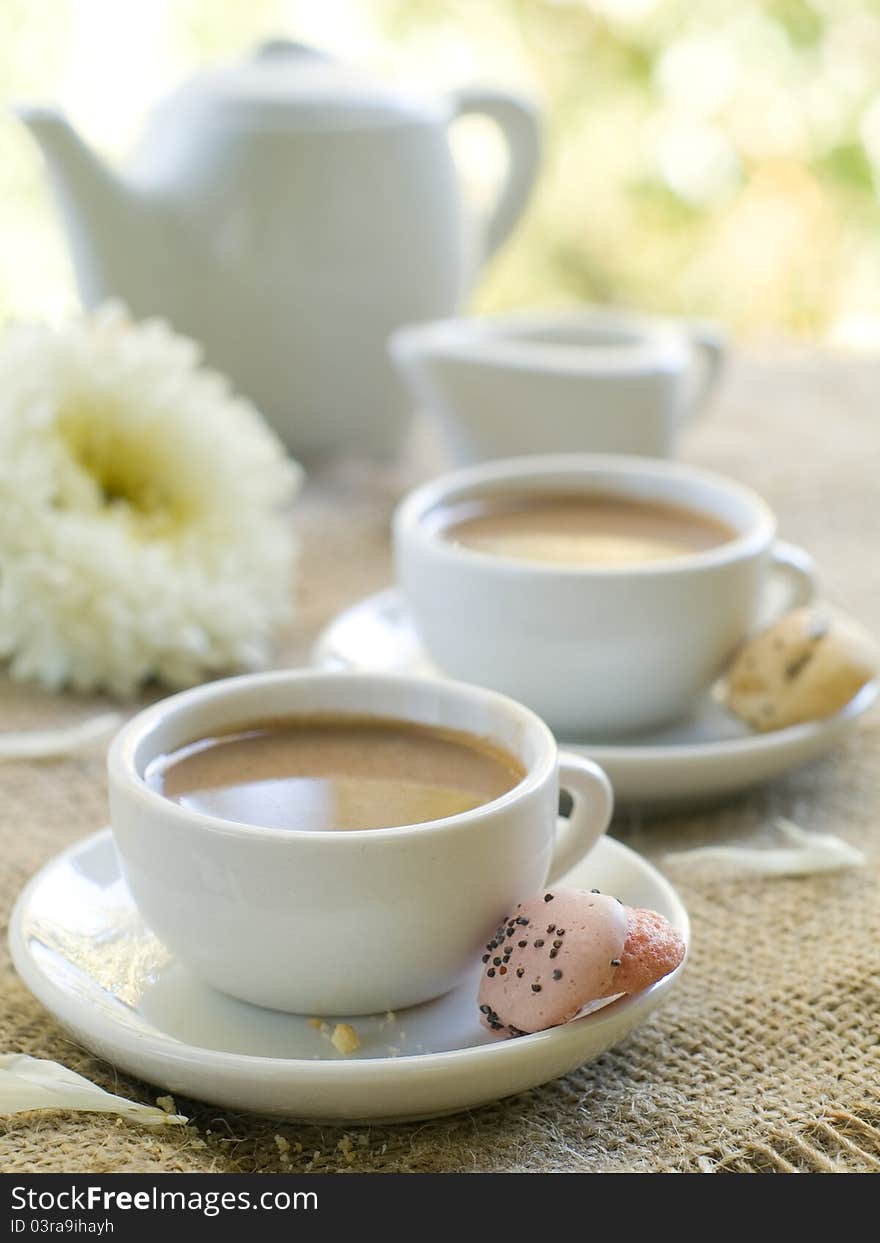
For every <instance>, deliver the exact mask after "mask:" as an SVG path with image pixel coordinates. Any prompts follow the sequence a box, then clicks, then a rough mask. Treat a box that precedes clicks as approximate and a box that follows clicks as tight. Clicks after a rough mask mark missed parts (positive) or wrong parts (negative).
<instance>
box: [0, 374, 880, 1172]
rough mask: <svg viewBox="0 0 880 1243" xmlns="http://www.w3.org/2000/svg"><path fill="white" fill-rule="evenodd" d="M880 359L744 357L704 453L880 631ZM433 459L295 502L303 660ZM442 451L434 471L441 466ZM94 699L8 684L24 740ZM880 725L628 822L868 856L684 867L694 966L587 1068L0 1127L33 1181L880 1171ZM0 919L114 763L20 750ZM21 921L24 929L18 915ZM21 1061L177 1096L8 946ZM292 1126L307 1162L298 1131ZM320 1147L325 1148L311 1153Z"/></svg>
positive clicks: (656, 835)
mask: <svg viewBox="0 0 880 1243" xmlns="http://www.w3.org/2000/svg"><path fill="white" fill-rule="evenodd" d="M878 391H880V363H874V362H871V361H868V360H853V359H844V358H840V357H834V356H830V355H824V356H823V355H821V354H814V353H810V354H804V353H800V352H797V353H794V352H787V353H785V354H783V355H780V354H779V353H778V352H774V353H773V354H770V353H767V354H755V355H751V356H749V357H746V358H742V359H738V360H737V361H736V362H735V363H734V364H733V365H732V367H731V369H730V371H729V374H728V376H727V379H726V382H725V384H724V387H723V391H722V393H721V395H720V397H719V400H718V401H717V403H716V406H715V408H714V410H713V412H712V414H711V415H710V417H709V418H708V419H707V420H706V421H705V422H704V423H703V424H701V425H700V426H699V427H698V428H695V429H694V431H693V432H692V433H691V436H690V439H689V440H688V442H687V443H686V445H685V453H684V456H686V457H687V458H689V459H691V460H694V461H698V462H701V463H704V464H707V465H711V466H713V467H716V468H718V469H720V470H722V471H726V472H729V473H731V474H733V475H735V476H738V477H739V478H741V479H743V480H745V481H747V482H748V483H750V484H752V485H753V486H754V487H756V488H758V489H759V490H760V491H761V492H762V493H763V494H764V495H765V496H766V497H767V499H768V500H769V502H770V503H771V504H772V505H773V507H774V508H775V509H776V511H777V512H778V514H779V517H780V526H781V532H782V534H783V536H785V537H786V538H788V539H791V540H795V541H797V542H799V543H802V544H804V545H805V546H806V547H808V548H809V549H810V550H811V551H812V552H813V554H814V555H815V557H816V559H817V562H818V564H819V567H820V570H821V577H822V585H823V589H824V592H825V594H826V595H827V596H828V597H830V598H831V599H832V600H833V601H834V602H835V603H836V604H838V605H840V606H841V607H843V608H845V609H848V610H850V611H851V612H852V613H854V614H855V615H856V616H858V617H860V618H861V619H862V620H864V621H865V622H866V623H867V624H868V625H870V626H872V627H873V628H874V630H875V631H876V632H877V633H880V553H878V543H880V406H878V400H877V393H878ZM426 460H427V459H426V450H425V449H424V448H423V449H422V452H421V456H419V454H416V455H414V456H413V457H412V460H411V461H410V464H409V467H408V468H407V469H406V470H405V471H403V472H402V473H398V474H396V475H394V474H392V473H388V472H385V473H383V472H381V471H376V470H374V469H369V468H364V467H358V466H353V465H349V466H346V467H337V468H336V470H335V471H333V472H330V473H326V474H325V475H323V476H322V477H320V478H318V479H315V480H313V481H312V482H311V483H310V485H309V487H308V489H307V491H306V494H305V496H304V498H303V500H302V502H301V504H300V505H299V507H298V510H297V521H298V523H299V525H300V528H301V531H302V539H303V558H302V565H301V575H300V602H299V614H298V620H297V623H296V625H295V626H294V627H293V628H292V629H291V632H290V634H289V635H288V636H287V638H286V642H285V645H284V650H283V653H282V654H283V657H284V660H285V662H288V663H290V662H295V661H297V660H300V661H301V660H303V659H304V658H305V655H306V653H307V652H308V649H309V644H310V642H311V639H312V638H313V636H314V635H315V634H316V633H317V631H318V630H319V629H320V627H321V626H322V625H324V624H325V623H326V622H327V621H328V620H329V619H330V618H331V616H332V615H333V614H334V613H335V612H336V611H338V610H339V609H340V608H341V607H343V606H345V605H346V604H349V603H351V602H353V601H355V600H357V599H358V598H359V597H361V596H363V595H364V594H366V593H368V592H370V591H373V590H376V589H377V588H380V587H382V586H384V585H386V584H387V583H388V582H389V579H390V567H389V558H388V539H387V535H388V518H389V513H390V510H391V507H392V505H393V502H394V499H395V497H396V495H397V494H398V493H399V491H400V489H401V487H402V486H404V485H405V484H406V483H408V482H411V481H412V479H413V478H415V477H417V476H418V475H419V474H420V473H422V474H423V473H424V471H425V462H426ZM419 462H421V466H419ZM95 708H96V704H95V702H94V701H90V702H84V701H82V700H79V701H77V700H72V699H68V698H59V697H52V696H48V695H45V694H41V693H39V692H35V691H33V690H30V689H24V688H21V687H17V686H12V685H10V684H8V683H6V682H0V729H2V728H15V727H19V728H20V727H25V726H38V725H44V724H49V723H53V724H54V723H60V722H64V721H72V720H75V719H77V718H79V717H82V716H83V715H85V714H87V713H88V712H91V711H93V710H94V709H95ZM878 739H880V717H878V715H877V714H874V715H872V716H869V718H868V719H867V720H866V721H864V722H863V723H862V726H861V728H860V729H859V730H858V732H857V733H856V734H855V735H854V736H853V737H852V738H851V739H850V741H849V742H848V743H847V744H846V745H845V746H844V747H843V748H842V749H840V750H839V751H837V752H836V753H835V754H834V755H833V756H831V757H829V758H827V759H825V760H823V761H821V762H819V763H817V764H814V765H813V766H811V767H809V768H807V769H805V770H802V771H800V772H798V773H796V774H793V775H792V776H790V777H788V778H787V779H785V780H782V781H779V782H777V783H776V784H774V785H773V786H771V787H766V788H764V789H760V790H757V791H755V792H753V793H751V794H749V795H748V796H744V797H742V798H740V799H737V800H735V801H732V802H730V803H728V804H727V805H725V806H724V807H721V808H718V809H716V810H713V811H711V812H701V813H699V814H697V813H693V814H688V815H679V816H676V817H675V818H672V819H667V820H665V821H659V822H658V821H654V822H647V821H646V822H644V823H642V822H639V821H638V820H637V819H633V818H630V819H629V820H626V821H624V822H623V823H620V824H618V825H616V827H615V830H614V831H615V833H616V834H617V835H618V836H619V837H620V838H621V839H622V840H623V841H625V842H626V843H627V844H628V845H630V846H632V847H634V848H635V849H637V850H639V851H642V852H644V853H645V854H646V855H648V856H649V857H651V858H653V859H658V858H660V857H662V856H663V855H664V853H665V852H667V851H669V850H675V849H681V848H684V847H690V846H695V845H697V844H702V843H713V842H722V841H724V842H727V841H733V840H738V839H744V838H754V837H755V836H758V837H760V836H761V835H763V834H767V835H768V839H769V835H770V825H771V824H772V820H773V817H774V816H775V815H778V814H782V815H786V816H789V817H791V818H792V819H794V820H795V821H797V822H798V823H799V824H800V825H801V826H803V827H804V828H807V829H817V830H825V831H831V832H834V833H837V834H839V835H840V836H841V837H843V838H845V839H846V840H847V841H849V842H851V843H853V844H855V845H857V846H859V847H861V848H862V849H863V850H865V851H866V853H867V855H868V860H869V862H868V866H867V867H866V868H864V869H859V870H855V871H850V872H845V873H839V874H836V875H824V876H816V877H810V878H804V879H785V880H772V881H771V880H749V881H743V880H735V881H731V880H726V881H721V880H716V879H711V878H706V877H701V878H700V877H696V876H693V875H690V876H685V875H681V876H678V875H674V874H673V873H670V874H671V875H673V879H674V880H675V881H676V883H678V885H679V888H680V891H681V893H682V895H683V897H684V899H685V901H686V903H687V905H688V907H689V909H690V912H691V916H692V919H693V955H692V958H691V961H690V964H689V966H688V968H687V970H686V973H685V975H684V978H683V980H682V982H681V985H680V987H679V989H678V991H677V992H676V993H675V995H674V997H673V998H672V999H671V1001H670V1003H669V1004H668V1005H667V1006H666V1007H665V1008H663V1009H661V1010H660V1011H659V1012H657V1013H656V1014H655V1015H653V1016H652V1017H651V1018H650V1019H649V1020H648V1022H646V1023H645V1025H644V1026H643V1027H641V1028H640V1029H639V1030H638V1031H637V1032H636V1033H635V1034H634V1035H632V1036H631V1037H630V1038H629V1039H628V1040H627V1041H626V1042H625V1043H624V1044H623V1045H622V1046H620V1047H619V1048H618V1049H616V1050H614V1051H613V1052H610V1053H607V1054H606V1055H605V1056H604V1057H601V1058H600V1059H599V1060H598V1061H597V1062H595V1063H593V1064H591V1065H588V1066H584V1067H583V1068H582V1069H580V1070H578V1071H576V1072H575V1073H574V1074H571V1075H569V1076H568V1077H567V1078H565V1079H563V1080H559V1081H558V1082H556V1083H551V1084H549V1085H547V1086H545V1087H543V1088H540V1089H536V1090H534V1091H532V1092H529V1093H527V1094H525V1095H523V1096H520V1097H517V1098H514V1099H512V1100H507V1101H504V1102H501V1103H499V1104H497V1105H494V1106H490V1107H487V1108H483V1109H480V1110H478V1111H476V1112H474V1113H472V1114H462V1115H459V1116H457V1117H454V1118H448V1119H442V1120H439V1121H436V1122H427V1123H420V1124H412V1125H402V1126H393V1127H374V1128H372V1129H363V1130H353V1131H350V1132H345V1131H344V1130H342V1129H339V1128H334V1127H315V1126H300V1125H293V1124H285V1123H279V1122H277V1121H272V1120H266V1119H261V1118H258V1117H253V1116H247V1115H233V1114H229V1113H224V1112H223V1111H221V1110H218V1109H216V1108H212V1107H211V1106H209V1105H203V1104H199V1103H197V1102H194V1101H190V1100H186V1099H178V1101H177V1105H178V1108H179V1109H181V1110H182V1111H183V1112H185V1113H186V1114H188V1115H190V1117H191V1119H192V1121H191V1125H190V1126H188V1127H187V1128H186V1129H174V1128H169V1129H168V1130H167V1132H165V1133H162V1134H159V1135H157V1134H154V1133H151V1132H148V1131H145V1130H143V1129H141V1128H139V1127H138V1126H136V1125H132V1124H124V1125H117V1124H116V1122H115V1119H113V1118H108V1117H104V1116H97V1115H95V1116H90V1115H64V1114H58V1113H43V1114H28V1115H22V1116H18V1117H15V1118H12V1119H7V1120H0V1169H4V1170H17V1171H129V1172H133V1171H148V1172H151V1171H230V1172H252V1171H259V1172H272V1171H298V1172H299V1171H306V1170H308V1171H334V1170H348V1171H353V1172H359V1171H488V1170H493V1171H513V1170H517V1171H521V1170H526V1171H611V1170H658V1171H659V1170H664V1171H668V1170H676V1171H701V1170H702V1171H713V1170H716V1171H727V1170H732V1171H763V1170H767V1171H775V1170H811V1171H812V1170H850V1171H869V1170H878V1169H880V1095H878V1088H880V1044H878V1041H880V848H878V836H880V754H878ZM0 817H2V819H0V841H2V879H0V910H2V911H3V913H4V919H5V918H6V916H7V915H8V911H9V909H10V907H11V905H12V902H13V900H14V898H15V895H16V894H17V893H18V891H19V889H20V888H21V886H22V885H23V884H24V882H25V881H26V880H27V878H28V877H29V876H30V875H31V874H32V873H33V872H34V871H35V869H36V868H38V867H39V866H40V865H41V864H42V863H43V862H45V861H46V860H47V859H48V858H50V857H51V856H52V855H53V854H54V853H55V852H56V851H58V850H60V849H61V848H62V847H63V846H65V845H67V844H68V843H69V842H72V841H74V840H75V839H76V838H78V837H81V836H83V835H85V834H87V833H89V832H91V831H92V830H93V829H95V828H97V827H99V826H101V825H102V824H104V823H105V822H106V817H107V812H106V806H105V788H104V777H103V761H102V757H101V756H100V755H94V756H88V757H80V758H76V759H69V760H59V761H55V762H44V763H7V764H4V765H0ZM4 931H5V930H4ZM0 952H2V955H3V957H2V965H0V982H2V996H0V1050H4V1051H22V1052H27V1053H30V1054H32V1055H35V1056H38V1057H49V1058H55V1059H58V1060H60V1061H62V1062H64V1063H66V1064H67V1065H68V1066H70V1067H72V1068H74V1069H76V1070H78V1071H80V1072H81V1073H83V1074H85V1075H88V1076H90V1077H91V1078H93V1079H95V1080H96V1081H98V1082H99V1083H101V1084H103V1085H105V1086H107V1087H109V1088H111V1089H113V1090H117V1091H120V1092H122V1093H124V1094H127V1095H131V1096H134V1097H136V1098H138V1099H141V1100H145V1101H152V1100H153V1099H154V1098H155V1097H156V1095H157V1089H156V1088H154V1087H152V1086H150V1085H147V1084H144V1083H139V1082H136V1081H133V1080H131V1079H129V1078H127V1077H125V1076H123V1075H120V1074H118V1073H116V1072H115V1071H114V1069H113V1067H111V1066H109V1065H107V1064H106V1063H103V1062H101V1061H99V1060H97V1059H96V1058H94V1057H92V1056H90V1055H89V1054H88V1053H87V1052H85V1051H84V1050H83V1049H81V1048H79V1047H78V1046H77V1045H76V1044H75V1043H74V1042H73V1041H72V1040H71V1039H70V1038H69V1037H68V1036H67V1035H66V1034H65V1032H64V1031H63V1030H62V1029H61V1027H60V1026H59V1025H58V1024H57V1023H56V1022H55V1020H54V1019H53V1018H52V1017H51V1016H50V1015H48V1014H47V1013H46V1012H45V1011H44V1010H43V1009H42V1008H41V1006H40V1005H39V1004H38V1003H37V1002H36V1001H34V1000H33V999H32V998H31V996H30V995H29V994H28V992H27V991H26V990H25V988H24V987H23V985H22V984H21V983H20V982H19V981H18V979H17V978H16V976H15V974H14V972H13V970H12V967H11V966H10V964H9V959H8V955H7V953H6V950H5V937H4V947H3V949H2V951H0ZM276 1136H281V1137H282V1138H283V1139H286V1140H287V1141H288V1142H289V1144H290V1151H289V1153H286V1154H285V1153H282V1150H281V1149H282V1148H283V1145H279V1144H278V1143H277V1142H276V1138H275V1137H276ZM300 1145H301V1149H300V1147H299V1146H300Z"/></svg>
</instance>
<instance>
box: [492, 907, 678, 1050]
mask: <svg viewBox="0 0 880 1243" xmlns="http://www.w3.org/2000/svg"><path fill="white" fill-rule="evenodd" d="M684 953H685V946H684V942H683V941H682V939H681V937H680V936H679V935H678V933H677V932H676V931H675V929H674V928H673V927H672V925H671V924H670V923H669V921H668V920H666V919H664V918H663V916H662V915H658V914H657V913H656V912H655V911H645V910H641V909H639V908H637V907H627V906H624V905H623V904H622V903H621V902H620V901H619V900H618V899H617V898H611V897H608V896H607V895H605V894H601V893H598V892H593V893H585V892H583V891H581V890H577V889H556V888H553V889H548V890H547V891H545V892H544V893H542V894H541V895H540V896H539V897H537V898H532V899H531V900H530V901H528V902H523V903H520V905H519V906H517V908H516V910H515V911H514V912H513V914H512V915H510V916H508V917H507V918H506V919H505V920H504V921H503V922H502V923H501V924H499V926H498V928H497V930H496V932H495V935H494V937H493V938H492V940H491V941H490V942H489V944H488V945H487V947H486V953H485V954H484V956H483V964H484V969H483V974H482V978H481V981H480V991H479V998H478V1003H479V1007H480V1016H481V1020H482V1022H483V1025H484V1026H485V1027H488V1028H489V1029H490V1030H491V1031H495V1032H497V1033H498V1034H499V1035H505V1036H523V1035H527V1034H529V1033H531V1032H538V1031H544V1030H545V1029H546V1028H548V1027H558V1026H559V1025H560V1024H561V1023H567V1022H569V1020H570V1019H573V1018H574V1017H575V1016H576V1015H577V1014H579V1013H580V1011H581V1010H582V1009H583V1008H584V1006H586V1005H588V1004H589V1003H591V1002H594V1001H600V1000H602V999H604V998H610V997H616V996H618V995H619V994H621V993H633V992H638V991H640V990H641V989H643V988H647V987H648V985H649V984H653V983H654V982H655V981H656V980H659V979H661V978H662V977H663V976H664V975H668V974H669V972H670V971H674V970H675V968H676V967H677V966H678V965H679V963H680V962H681V961H682V959H683V958H684Z"/></svg>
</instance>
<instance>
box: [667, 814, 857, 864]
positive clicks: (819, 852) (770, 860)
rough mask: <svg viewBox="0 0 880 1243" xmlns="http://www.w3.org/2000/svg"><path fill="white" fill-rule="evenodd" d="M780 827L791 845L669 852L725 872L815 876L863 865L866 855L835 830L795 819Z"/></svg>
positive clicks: (673, 859) (674, 858) (674, 859)
mask: <svg viewBox="0 0 880 1243" xmlns="http://www.w3.org/2000/svg"><path fill="white" fill-rule="evenodd" d="M776 827H777V829H779V831H780V832H781V833H782V834H783V836H784V837H786V838H787V839H788V841H789V843H790V845H788V846H776V847H772V846H771V847H761V846H754V847H753V846H700V847H698V848H697V849H695V850H678V851H673V852H672V853H671V854H668V855H665V856H664V859H663V862H664V864H669V865H671V866H674V867H677V868H680V867H685V868H688V867H696V868H700V869H706V870H710V871H711V872H712V874H713V875H721V876H737V875H739V876H744V875H746V876H770V877H772V876H811V875H813V873H815V872H838V871H841V870H842V869H844V868H851V867H862V866H863V865H864V863H865V856H864V855H863V854H862V852H861V851H860V850H857V849H856V848H855V846H850V844H849V842H845V841H843V840H842V839H841V838H839V837H837V836H835V835H834V834H833V833H807V832H805V830H804V829H802V828H800V827H799V826H798V825H796V824H794V823H793V822H792V821H791V820H785V819H782V818H780V819H778V820H777V821H776Z"/></svg>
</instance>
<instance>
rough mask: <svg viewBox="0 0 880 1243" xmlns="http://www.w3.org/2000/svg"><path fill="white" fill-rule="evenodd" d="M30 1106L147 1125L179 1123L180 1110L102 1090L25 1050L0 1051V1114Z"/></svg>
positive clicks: (81, 1077) (72, 1072) (20, 1110)
mask: <svg viewBox="0 0 880 1243" xmlns="http://www.w3.org/2000/svg"><path fill="white" fill-rule="evenodd" d="M31 1109H65V1110H72V1111H74V1112H79V1113H108V1114H118V1115H119V1116H120V1117H121V1118H128V1119H130V1120H131V1121H132V1122H140V1123H141V1124H142V1125H143V1126H147V1127H163V1126H183V1125H184V1124H185V1122H186V1118H185V1117H184V1116H183V1115H182V1114H169V1113H166V1112H165V1110H163V1109H159V1108H156V1107H155V1106H153V1105H141V1104H139V1103H138V1102H137V1101H130V1100H127V1099H126V1098H125V1097H124V1096H114V1095H113V1094H112V1093H111V1092H105V1091H104V1089H103V1088H99V1087H98V1086H97V1084H94V1083H92V1082H90V1080H88V1079H85V1078H84V1077H83V1076H82V1075H78V1074H76V1072H75V1071H72V1070H69V1069H68V1068H67V1067H66V1066H62V1065H61V1064H60V1062H50V1061H47V1060H44V1059H42V1058H36V1057H29V1056H28V1055H27V1054H26V1053H0V1116H2V1115H8V1114H18V1113H25V1112H26V1111H28V1110H31Z"/></svg>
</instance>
